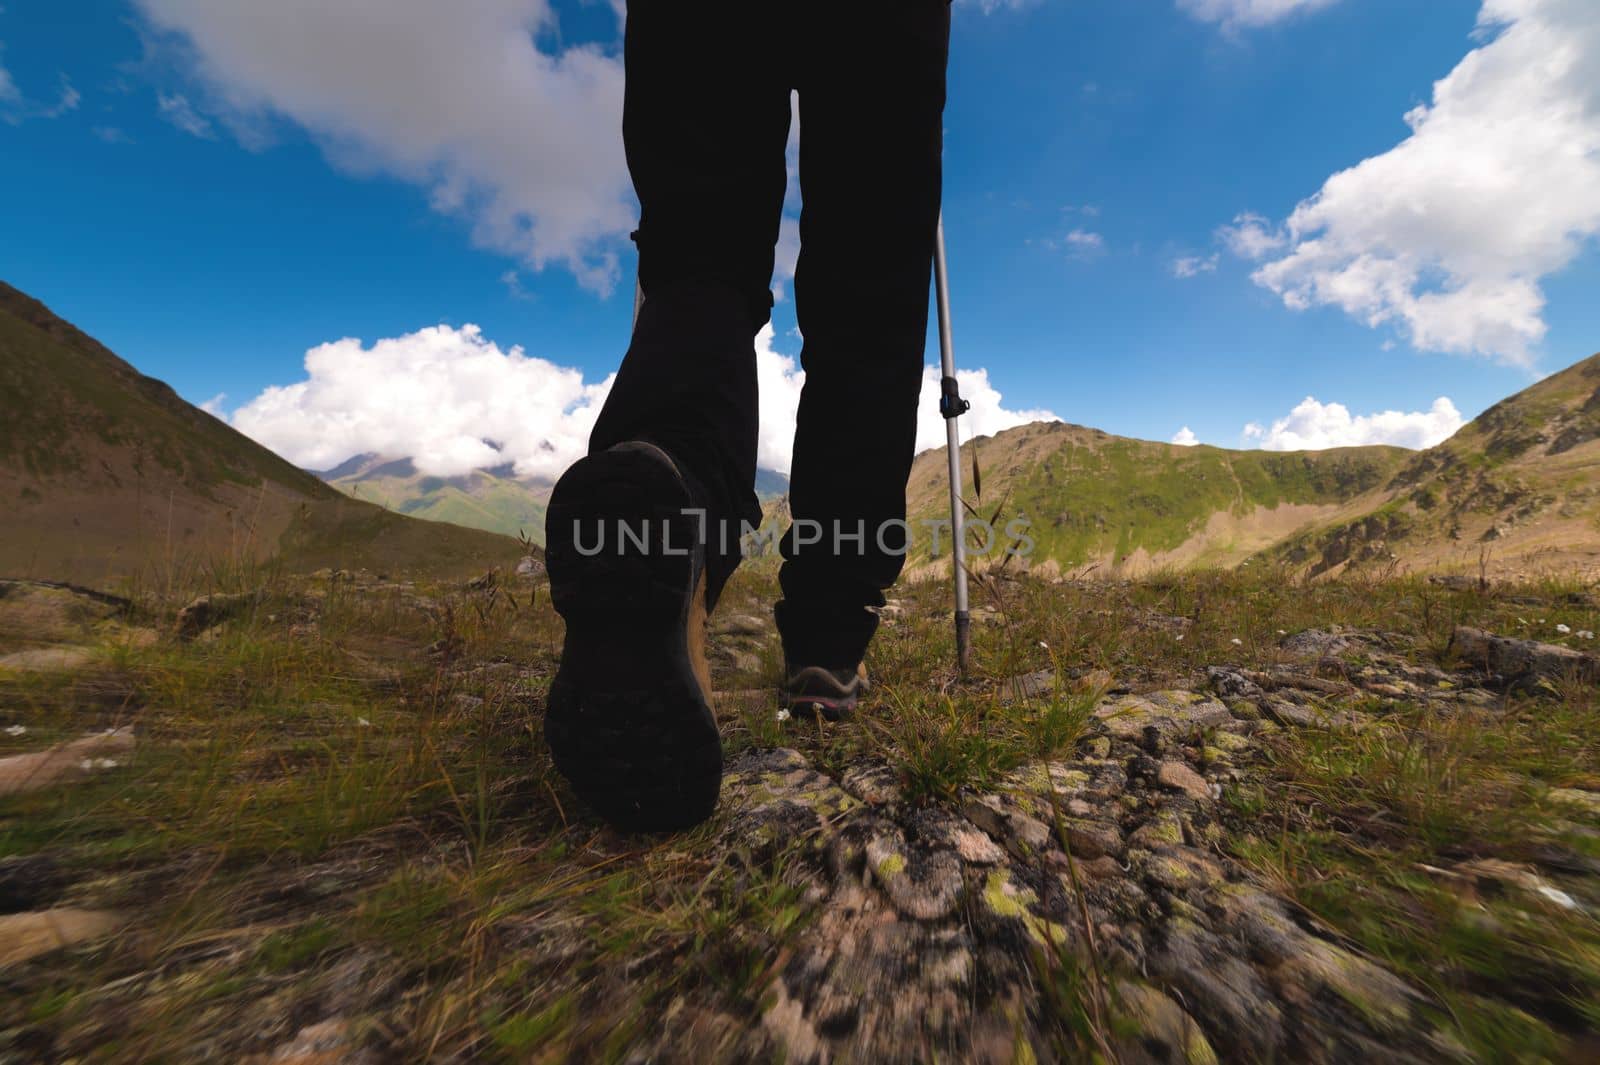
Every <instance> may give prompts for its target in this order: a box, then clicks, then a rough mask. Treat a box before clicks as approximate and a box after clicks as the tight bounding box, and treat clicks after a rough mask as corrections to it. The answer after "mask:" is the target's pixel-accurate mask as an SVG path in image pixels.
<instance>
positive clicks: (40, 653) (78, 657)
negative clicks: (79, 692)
mask: <svg viewBox="0 0 1600 1065" xmlns="http://www.w3.org/2000/svg"><path fill="white" fill-rule="evenodd" d="M98 657H99V655H97V654H96V653H95V651H94V649H93V648H90V647H40V648H37V649H35V650H32V651H14V652H12V653H11V654H8V655H0V672H6V671H10V672H12V673H73V672H76V671H77V670H80V669H85V668H87V667H89V666H91V665H93V664H94V662H95V660H96V659H97V658H98Z"/></svg>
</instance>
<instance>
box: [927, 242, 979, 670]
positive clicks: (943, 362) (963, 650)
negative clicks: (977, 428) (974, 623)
mask: <svg viewBox="0 0 1600 1065" xmlns="http://www.w3.org/2000/svg"><path fill="white" fill-rule="evenodd" d="M933 282H934V285H933V287H934V294H935V296H936V297H937V302H938V309H939V359H940V366H941V369H942V372H943V374H944V376H945V377H954V376H955V375H956V351H955V340H954V335H953V333H952V331H951V328H950V268H949V262H948V259H947V257H946V255H945V247H944V216H943V215H942V214H941V215H940V216H939V223H938V228H937V229H936V230H935V233H934V244H933ZM958 420H959V419H957V418H946V419H945V422H944V427H945V434H946V444H947V447H948V451H949V456H950V544H951V569H952V570H953V573H952V577H953V579H954V581H955V590H956V618H955V621H956V659H957V666H958V668H959V669H960V671H961V675H962V676H963V677H965V676H966V674H967V666H968V664H969V661H970V658H971V637H970V626H971V617H972V615H971V613H970V611H969V610H968V604H967V540H966V536H965V530H966V521H965V516H964V514H963V513H962V503H961V432H960V429H959V427H958V426H957V424H956V423H957V421H958Z"/></svg>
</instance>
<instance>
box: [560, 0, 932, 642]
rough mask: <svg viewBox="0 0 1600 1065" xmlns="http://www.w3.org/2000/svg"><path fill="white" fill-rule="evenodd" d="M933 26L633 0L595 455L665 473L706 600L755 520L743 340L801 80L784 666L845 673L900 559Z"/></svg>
mask: <svg viewBox="0 0 1600 1065" xmlns="http://www.w3.org/2000/svg"><path fill="white" fill-rule="evenodd" d="M949 37H950V8H949V3H948V0H811V2H809V3H801V4H779V3H775V2H772V0H690V2H677V3H674V2H669V0H629V3H628V23H627V38H626V45H625V49H626V51H625V59H626V66H627V90H626V104H625V109H624V116H623V137H624V141H625V144H626V149H627V157H628V167H629V171H630V173H631V174H632V177H633V182H634V187H635V189H636V190H637V192H638V195H639V200H640V203H641V205H642V208H643V213H642V217H641V220H640V226H639V232H638V234H637V236H636V239H637V241H638V245H639V257H640V279H641V283H642V286H643V289H644V294H645V301H644V306H643V308H642V309H641V312H640V315H639V320H638V324H637V326H636V328H635V330H634V334H633V341H632V344H631V346H630V347H629V349H628V354H627V357H626V358H625V360H624V361H623V364H622V368H621V370H620V371H619V372H618V375H617V379H616V383H615V385H614V386H613V388H612V391H611V394H610V397H609V398H608V400H607V401H606V404H605V407H604V409H603V410H602V411H601V414H600V417H599V420H598V421H597V422H596V425H595V428H594V432H593V435H592V436H591V438H590V450H591V452H594V451H599V450H604V449H605V448H607V447H610V446H611V445H613V444H615V443H618V442H620V441H623V440H629V439H644V440H649V441H651V442H653V443H655V444H657V445H659V446H661V447H662V448H664V449H666V450H667V451H668V452H670V453H671V454H672V455H673V456H674V457H675V458H676V459H677V461H678V462H679V464H680V465H681V466H682V467H684V469H685V470H686V472H687V473H688V474H689V475H690V478H691V480H692V481H693V482H694V486H695V489H696V491H697V493H698V494H699V495H700V496H701V498H702V499H703V500H704V502H705V505H706V507H707V509H708V511H709V518H710V523H711V524H710V526H709V527H710V529H711V530H712V535H711V536H710V541H711V542H710V544H709V547H708V556H709V557H708V567H707V568H708V573H709V577H710V591H711V593H712V597H713V600H714V598H715V595H716V594H717V593H718V592H720V590H721V587H722V585H723V584H724V583H725V582H726V580H727V578H728V577H729V576H730V575H731V574H732V573H733V571H734V569H735V568H736V567H737V565H738V563H739V554H738V546H737V542H738V536H737V534H738V530H739V523H740V522H741V521H743V522H748V523H749V524H750V525H752V526H754V525H756V524H758V522H759V517H760V510H759V507H758V504H757V501H756V497H755V490H754V485H755V474H756V434H757V415H758V404H757V393H756V363H755V347H754V339H755V336H756V334H757V333H758V332H759V331H760V329H761V328H762V326H764V325H765V324H766V322H767V321H768V319H769V317H770V314H771V308H772V296H771V290H770V286H771V282H772V272H773V264H774V246H775V244H776V242H777V238H778V231H779V222H780V218H781V214H782V208H783V200H784V194H785V189H786V187H787V181H788V174H787V170H786V164H785V148H786V146H787V143H788V138H789V120H790V92H791V90H793V91H796V92H798V94H799V98H800V117H801V130H802V134H801V144H800V188H801V195H802V198H803V201H804V206H803V211H802V215H801V220H800V239H801V251H800V259H799V266H798V269H797V273H796V277H795V284H794V297H795V305H796V313H797V315H798V319H799V325H800V331H801V333H802V335H803V337H804V345H803V349H802V352H801V356H800V361H801V364H802V367H803V368H804V370H805V375H806V380H805V387H804V390H803V393H802V396H801V400H800V410H799V417H798V423H797V426H796V431H795V442H794V461H793V467H792V470H791V477H790V496H789V502H790V508H791V512H792V518H793V525H792V526H791V528H790V530H789V531H788V532H787V533H786V534H785V536H784V540H783V545H782V548H783V554H784V559H785V561H784V565H783V570H782V576H781V583H782V587H783V598H782V601H781V602H780V603H779V604H778V607H777V619H778V626H779V630H780V632H781V634H782V637H783V642H784V648H785V651H786V653H787V655H788V657H789V660H790V662H791V663H793V664H795V665H823V666H829V667H834V668H853V667H854V666H855V664H856V663H857V662H858V661H859V660H860V658H861V655H862V653H863V652H864V651H865V649H866V646H867V643H868V641H870V640H871V638H872V634H873V632H874V630H875V628H876V624H877V619H876V616H875V614H873V613H872V612H871V611H870V610H869V609H868V608H869V607H876V606H881V605H882V603H883V595H882V592H883V589H885V588H887V587H888V586H889V585H891V584H893V583H894V580H895V578H896V577H897V576H898V575H899V573H900V568H901V565H902V562H903V553H904V548H905V544H906V541H907V539H908V537H907V532H906V529H905V526H904V524H903V519H904V517H905V486H906V479H907V476H908V475H909V472H910V468H911V459H912V454H913V450H914V447H915V439H916V424H917V399H918V394H919V391H920V387H921V382H922V373H923V353H924V348H925V345H926V340H927V329H928V293H929V282H930V272H931V264H932V258H933V241H934V230H935V225H936V223H937V219H938V212H939V202H940V191H941V188H940V186H941V166H940V154H941V149H942V140H943V138H942V126H941V123H942V121H943V111H944V100H945V67H946V61H947V58H948V53H949ZM719 523H727V524H728V526H729V527H730V528H731V534H730V535H729V536H728V537H727V539H728V540H729V543H728V544H727V545H726V548H724V545H723V544H721V543H720V542H719V541H720V540H721V537H719V536H717V535H716V531H717V528H718V525H719ZM897 523H899V524H897ZM819 530H820V537H818V536H817V532H818V531H819ZM858 534H860V535H859V536H858Z"/></svg>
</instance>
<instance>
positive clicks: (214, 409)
mask: <svg viewBox="0 0 1600 1065" xmlns="http://www.w3.org/2000/svg"><path fill="white" fill-rule="evenodd" d="M227 401H228V393H226V392H218V393H217V394H216V395H214V396H212V397H211V398H210V399H208V400H206V401H205V402H204V403H202V404H200V409H201V410H203V411H205V412H206V413H207V414H209V415H211V416H213V417H216V418H221V419H222V420H223V421H227V420H228V414H227V412H226V411H225V410H223V407H222V405H223V404H224V403H226V402H227Z"/></svg>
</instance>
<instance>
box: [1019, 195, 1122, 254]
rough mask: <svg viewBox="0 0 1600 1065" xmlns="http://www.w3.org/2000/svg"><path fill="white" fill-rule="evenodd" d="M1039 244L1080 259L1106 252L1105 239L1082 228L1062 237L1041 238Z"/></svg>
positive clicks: (1030, 239)
mask: <svg viewBox="0 0 1600 1065" xmlns="http://www.w3.org/2000/svg"><path fill="white" fill-rule="evenodd" d="M1068 210H1070V208H1068ZM1028 243H1029V244H1032V243H1033V239H1032V238H1029V240H1028ZM1038 243H1039V244H1040V245H1041V246H1043V247H1045V248H1047V249H1049V250H1050V251H1063V252H1066V253H1067V254H1068V255H1071V256H1072V257H1074V258H1078V259H1088V258H1092V257H1094V256H1096V255H1098V254H1100V253H1101V252H1103V251H1105V250H1106V238H1105V237H1103V236H1101V235H1100V234H1099V233H1096V232H1094V231H1093V230H1089V229H1084V228H1082V227H1079V228H1077V229H1074V230H1071V231H1069V232H1068V233H1067V234H1066V235H1065V236H1062V237H1041V238H1040V239H1039V242H1038Z"/></svg>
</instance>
